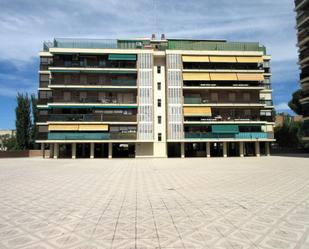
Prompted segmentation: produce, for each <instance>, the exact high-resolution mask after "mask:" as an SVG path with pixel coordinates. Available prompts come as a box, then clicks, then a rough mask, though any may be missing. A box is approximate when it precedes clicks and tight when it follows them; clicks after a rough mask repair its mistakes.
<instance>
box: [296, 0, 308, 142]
mask: <svg viewBox="0 0 309 249" xmlns="http://www.w3.org/2000/svg"><path fill="white" fill-rule="evenodd" d="M295 6H296V7H295V10H296V13H297V17H296V28H297V31H298V32H297V36H298V47H299V65H300V70H301V74H300V83H301V89H302V97H303V98H302V99H301V100H300V101H301V104H302V112H303V113H302V114H303V116H304V118H303V121H304V124H303V131H304V140H307V141H309V1H308V0H295Z"/></svg>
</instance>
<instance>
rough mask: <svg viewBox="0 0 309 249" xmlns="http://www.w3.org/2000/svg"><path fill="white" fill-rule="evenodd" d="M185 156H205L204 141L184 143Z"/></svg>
mask: <svg viewBox="0 0 309 249" xmlns="http://www.w3.org/2000/svg"><path fill="white" fill-rule="evenodd" d="M185 156H186V157H206V144H205V143H186V144H185Z"/></svg>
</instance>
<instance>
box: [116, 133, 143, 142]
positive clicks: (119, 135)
mask: <svg viewBox="0 0 309 249" xmlns="http://www.w3.org/2000/svg"><path fill="white" fill-rule="evenodd" d="M136 138H137V135H136V133H111V139H115V140H136Z"/></svg>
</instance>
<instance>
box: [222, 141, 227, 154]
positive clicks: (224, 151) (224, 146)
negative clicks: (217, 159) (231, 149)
mask: <svg viewBox="0 0 309 249" xmlns="http://www.w3.org/2000/svg"><path fill="white" fill-rule="evenodd" d="M223 157H227V142H223Z"/></svg>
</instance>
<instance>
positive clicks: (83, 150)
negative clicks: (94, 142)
mask: <svg viewBox="0 0 309 249" xmlns="http://www.w3.org/2000/svg"><path fill="white" fill-rule="evenodd" d="M76 158H90V144H76Z"/></svg>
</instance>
